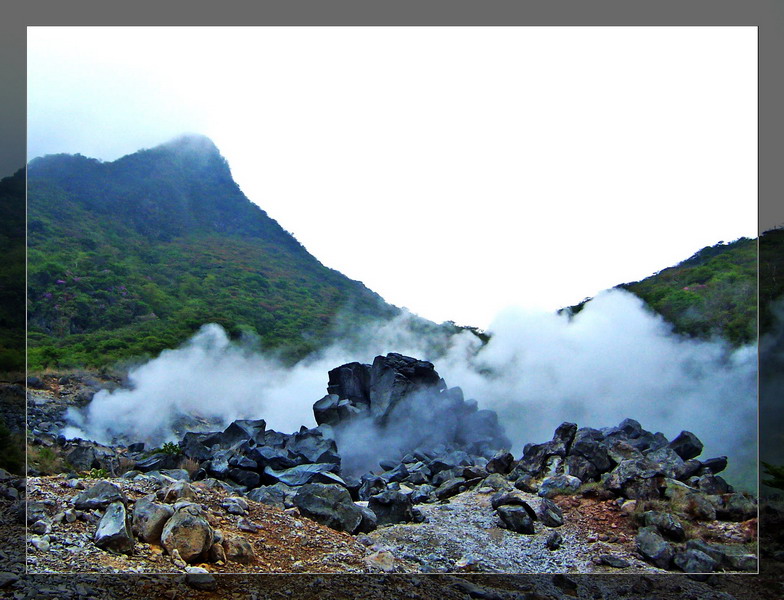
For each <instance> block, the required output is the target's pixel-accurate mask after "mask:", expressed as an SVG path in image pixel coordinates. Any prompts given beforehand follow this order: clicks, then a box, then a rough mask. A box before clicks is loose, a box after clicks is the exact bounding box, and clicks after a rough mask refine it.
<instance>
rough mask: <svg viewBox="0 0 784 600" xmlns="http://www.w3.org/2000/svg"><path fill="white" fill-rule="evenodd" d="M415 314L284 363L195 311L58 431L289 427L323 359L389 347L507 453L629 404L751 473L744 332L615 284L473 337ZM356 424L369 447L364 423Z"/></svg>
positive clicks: (753, 449) (751, 386)
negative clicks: (690, 333)
mask: <svg viewBox="0 0 784 600" xmlns="http://www.w3.org/2000/svg"><path fill="white" fill-rule="evenodd" d="M417 319H418V318H417V317H416V316H415V315H411V314H403V315H402V316H401V317H399V318H398V319H395V320H394V321H391V322H386V323H382V324H375V325H373V326H368V327H366V328H365V329H363V330H362V331H355V332H354V335H352V336H351V337H350V338H344V339H341V340H340V341H338V342H336V343H335V344H333V345H332V346H330V347H329V348H327V349H326V350H324V351H322V352H319V353H318V354H316V355H313V356H311V357H308V358H307V359H305V360H303V361H301V362H299V363H298V364H296V365H295V366H294V367H291V368H286V367H284V366H283V365H282V363H281V362H280V361H278V360H276V359H275V358H274V357H272V356H267V355H264V354H261V353H259V352H257V351H256V350H254V345H253V343H252V342H250V341H248V340H245V341H240V342H232V341H230V340H229V339H228V337H227V335H226V333H225V332H224V331H223V329H221V328H220V327H219V326H218V325H214V324H212V325H205V326H204V327H203V328H202V329H201V330H200V331H199V332H198V333H197V334H196V335H195V336H194V337H193V338H192V339H191V340H190V341H189V342H187V343H186V344H185V345H183V346H182V347H181V348H178V349H176V350H167V351H164V352H162V353H161V355H160V356H159V357H157V358H155V359H153V360H151V361H150V362H148V363H146V364H144V365H141V366H139V367H137V368H135V369H133V370H132V371H131V372H130V373H129V375H128V380H129V383H130V389H119V390H115V391H111V392H110V391H106V390H104V391H100V392H98V393H97V394H96V395H95V397H94V399H93V401H92V402H91V404H90V405H89V406H87V407H86V408H85V409H84V410H82V411H77V410H71V411H70V412H69V415H68V417H69V420H70V421H71V423H72V426H71V427H69V428H68V429H67V430H66V431H65V432H64V434H65V435H66V437H76V436H78V437H83V438H88V439H93V440H96V441H99V442H104V443H107V442H109V441H111V439H112V438H114V437H119V436H122V437H124V438H126V439H129V440H138V441H147V442H150V443H160V442H162V441H166V440H173V439H175V436H174V434H173V432H172V427H173V425H174V424H175V422H176V421H177V419H178V418H179V417H181V416H182V415H194V416H201V417H204V418H209V419H218V420H220V421H222V422H223V424H225V425H228V423H230V422H231V421H232V420H234V419H238V418H263V419H265V420H266V421H267V423H268V426H269V427H271V428H274V429H277V430H279V431H283V432H291V431H294V430H297V429H298V428H299V427H300V426H301V425H305V426H308V427H311V426H315V421H314V418H313V412H312V405H313V403H314V402H315V401H316V400H318V399H320V398H321V397H322V396H323V395H324V394H325V393H326V383H327V372H328V371H329V370H330V369H332V368H334V367H336V366H338V365H340V364H343V363H346V362H352V361H360V362H367V363H369V362H372V360H373V357H374V356H376V355H378V354H386V353H388V352H399V353H401V354H407V355H410V356H416V357H417V358H423V359H426V360H430V361H431V362H433V363H434V364H435V367H436V369H437V370H438V372H439V374H440V375H441V376H442V377H444V379H445V380H446V382H447V384H448V385H449V386H459V387H461V388H462V389H463V391H464V393H465V396H466V398H474V399H476V400H477V402H478V404H479V408H489V409H493V410H495V411H496V412H497V413H498V416H499V420H500V422H501V423H502V424H503V426H504V427H505V429H506V433H507V435H508V437H509V438H510V439H511V440H512V443H513V447H512V449H511V450H512V451H513V453H514V454H515V456H519V455H520V454H521V453H522V449H523V446H524V445H525V444H526V443H528V442H534V443H539V442H543V441H546V440H548V439H550V438H551V437H552V433H553V430H554V429H555V428H556V427H557V426H558V425H559V424H560V423H561V422H563V421H572V422H575V423H577V424H578V425H579V426H581V427H583V426H589V427H597V428H600V427H605V426H611V425H617V424H618V423H619V422H620V421H621V420H623V419H624V418H626V417H631V418H634V419H636V420H638V421H639V422H640V423H641V424H642V426H643V427H644V428H645V429H648V430H651V431H661V432H662V433H664V434H665V435H666V436H667V437H668V438H669V439H672V438H674V437H675V436H677V435H678V433H679V432H680V431H681V430H684V429H685V430H689V431H692V432H694V433H695V434H696V435H697V436H698V437H699V438H700V439H701V440H702V441H703V442H704V444H705V449H704V451H703V454H702V456H703V457H711V456H717V455H728V456H729V457H730V466H729V468H728V470H727V474H726V477H727V479H728V480H729V481H730V482H732V483H735V484H736V485H739V486H742V487H746V488H751V489H753V488H754V486H755V484H754V483H753V482H754V481H755V480H756V454H757V437H756V432H757V397H756V378H757V352H756V347H755V346H747V347H743V348H740V349H737V350H734V351H733V350H732V349H731V348H730V347H729V346H728V345H727V344H726V343H724V342H722V341H710V342H706V341H697V340H691V339H686V338H683V337H681V336H678V335H675V334H673V333H672V331H671V327H670V326H669V325H668V324H667V323H666V322H665V321H664V320H663V319H662V318H661V317H659V316H658V315H655V314H653V313H651V312H650V311H649V310H647V309H646V307H645V306H644V304H643V303H642V301H641V300H639V299H638V298H637V297H636V296H634V295H632V294H630V293H628V292H624V291H621V290H609V291H606V292H603V293H602V294H599V295H598V296H597V297H596V298H594V299H593V300H592V301H591V302H589V303H588V304H587V305H586V306H585V308H584V309H583V310H582V311H581V312H580V313H579V314H577V315H575V316H574V317H572V318H571V319H570V318H569V317H568V316H566V315H565V314H564V315H557V314H554V313H545V312H527V311H524V310H520V309H510V310H507V311H505V312H503V313H502V314H500V315H498V317H497V318H496V320H495V321H494V322H493V324H492V325H491V327H490V328H489V329H488V333H490V334H492V337H491V340H490V342H489V343H488V344H487V345H486V346H484V347H481V343H480V341H479V339H478V338H477V337H476V336H474V335H473V334H471V333H469V332H464V333H461V334H460V335H457V336H454V337H453V338H452V339H451V340H448V341H447V340H446V338H440V339H435V340H434V339H433V338H432V337H431V336H423V335H421V333H415V330H416V329H417V328H416V327H413V326H412V325H413V324H415V323H416V321H417ZM435 348H440V349H441V352H440V355H438V356H436V355H435V354H434V352H435V350H434V349H435ZM363 435H364V441H363V442H362V444H363V447H366V448H368V452H371V451H372V447H371V446H372V440H373V436H372V435H369V434H367V432H364V433H363ZM340 443H341V444H345V443H346V441H345V440H342V441H341V442H340ZM369 444H370V445H369Z"/></svg>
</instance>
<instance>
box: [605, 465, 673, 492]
mask: <svg viewBox="0 0 784 600" xmlns="http://www.w3.org/2000/svg"><path fill="white" fill-rule="evenodd" d="M663 475H664V472H663V470H662V468H661V467H660V466H659V465H658V464H657V463H655V462H653V461H651V460H648V459H647V458H633V459H627V460H623V461H621V462H620V463H619V464H618V466H616V467H615V468H614V469H613V470H612V471H611V472H610V476H609V477H608V478H607V479H606V480H605V483H604V487H606V488H607V489H608V490H611V491H613V492H616V493H619V494H624V495H626V497H627V498H632V496H630V495H628V488H629V485H630V484H631V483H633V482H634V481H635V480H639V479H652V478H654V477H659V476H663ZM635 497H637V496H635Z"/></svg>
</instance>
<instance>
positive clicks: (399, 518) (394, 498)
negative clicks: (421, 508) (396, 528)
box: [368, 490, 414, 525]
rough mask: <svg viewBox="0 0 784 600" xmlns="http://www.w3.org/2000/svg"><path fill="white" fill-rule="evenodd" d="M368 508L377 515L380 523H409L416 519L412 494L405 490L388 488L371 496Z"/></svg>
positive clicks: (377, 520)
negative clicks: (404, 491) (399, 490)
mask: <svg viewBox="0 0 784 600" xmlns="http://www.w3.org/2000/svg"><path fill="white" fill-rule="evenodd" d="M368 508H369V509H370V510H371V511H372V512H373V514H374V515H375V516H376V522H377V524H378V525H391V524H393V523H409V522H411V521H413V520H414V513H413V508H414V503H413V501H412V500H411V496H410V495H408V494H404V493H403V492H395V491H392V490H387V491H384V492H381V493H380V494H376V495H375V496H371V497H370V499H369V500H368Z"/></svg>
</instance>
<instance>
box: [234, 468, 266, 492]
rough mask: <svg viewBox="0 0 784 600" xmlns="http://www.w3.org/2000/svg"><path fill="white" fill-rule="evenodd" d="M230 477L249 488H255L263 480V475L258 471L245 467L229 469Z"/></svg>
mask: <svg viewBox="0 0 784 600" xmlns="http://www.w3.org/2000/svg"><path fill="white" fill-rule="evenodd" d="M229 477H231V478H232V479H233V480H234V481H236V482H237V483H238V484H240V485H242V486H245V487H247V488H254V487H256V486H258V485H259V482H260V481H261V476H260V475H259V474H258V473H256V472H254V471H246V470H245V469H229Z"/></svg>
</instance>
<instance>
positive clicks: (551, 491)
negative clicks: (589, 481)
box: [537, 475, 582, 498]
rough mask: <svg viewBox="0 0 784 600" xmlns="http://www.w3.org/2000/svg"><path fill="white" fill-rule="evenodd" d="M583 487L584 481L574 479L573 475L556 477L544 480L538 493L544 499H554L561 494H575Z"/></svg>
mask: <svg viewBox="0 0 784 600" xmlns="http://www.w3.org/2000/svg"><path fill="white" fill-rule="evenodd" d="M581 485H582V481H580V480H579V479H577V477H572V476H571V475H555V476H553V477H547V478H546V479H544V480H542V483H541V484H540V485H539V491H538V492H537V493H538V494H539V496H542V497H543V498H554V497H555V496H558V495H561V494H573V493H575V492H576V491H577V490H578V489H579V488H580V486H581Z"/></svg>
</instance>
